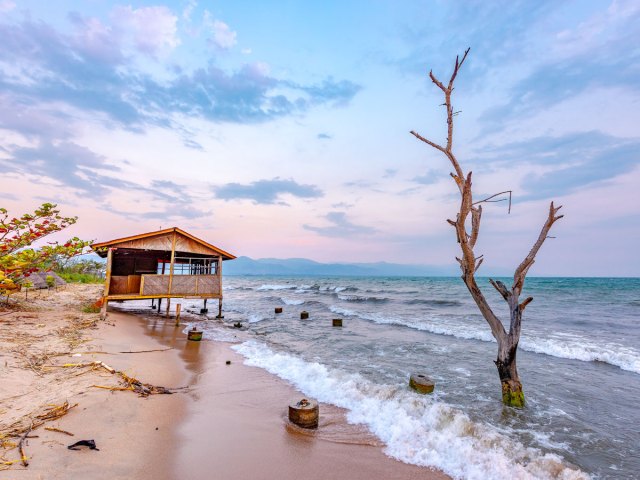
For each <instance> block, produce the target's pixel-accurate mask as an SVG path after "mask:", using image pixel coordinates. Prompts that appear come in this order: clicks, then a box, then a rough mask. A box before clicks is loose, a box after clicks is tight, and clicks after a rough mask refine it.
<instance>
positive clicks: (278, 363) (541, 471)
mask: <svg viewBox="0 0 640 480" xmlns="http://www.w3.org/2000/svg"><path fill="white" fill-rule="evenodd" d="M233 348H234V349H235V350H237V351H238V352H239V353H241V354H242V355H243V356H244V357H245V358H246V363H247V364H248V365H252V366H257V367H261V368H264V369H266V370H267V371H269V372H271V373H273V374H275V375H278V376H279V377H281V378H283V379H285V380H287V381H289V382H291V383H292V384H293V385H295V386H296V387H297V388H298V389H300V390H301V391H302V392H304V394H305V395H309V396H313V397H315V398H317V399H318V400H319V401H320V402H326V403H332V404H334V405H337V406H339V407H343V408H346V409H347V410H348V411H349V413H348V415H347V419H348V421H350V422H352V423H359V424H365V425H366V426H367V427H368V428H369V429H370V430H371V432H372V433H374V434H375V435H376V436H378V437H379V438H380V439H381V440H382V441H383V442H384V443H385V444H386V448H385V452H386V453H387V454H388V455H389V456H391V457H393V458H396V459H398V460H400V461H403V462H407V463H412V464H416V465H423V466H431V467H436V468H439V469H441V470H442V471H444V472H445V473H447V474H449V475H451V476H453V477H455V478H465V479H470V480H475V479H482V480H491V479H500V480H502V479H503V478H514V479H552V478H553V479H563V480H573V479H576V480H577V479H588V478H589V476H588V475H587V474H585V473H583V472H581V471H579V470H576V469H572V468H571V467H569V466H567V465H566V464H564V463H563V461H562V459H561V458H560V457H558V456H557V455H553V454H549V453H547V454H545V453H543V452H541V451H540V450H537V449H535V448H527V447H525V446H523V445H522V444H521V443H519V442H518V441H516V440H513V439H512V438H510V437H509V436H508V435H507V434H504V433H500V432H498V431H497V430H496V429H495V428H493V427H491V426H488V425H485V424H482V423H477V422H473V421H471V420H470V419H469V417H468V416H467V415H466V414H464V413H463V412H462V411H460V410H457V409H455V408H452V407H449V406H447V405H446V404H444V403H441V402H438V401H437V397H424V396H419V395H416V394H415V393H413V392H411V391H410V390H409V389H408V388H407V387H406V386H392V385H376V384H373V383H371V382H369V381H368V380H366V379H364V378H363V377H361V376H360V375H356V374H349V373H346V372H343V371H341V370H335V369H328V368H327V367H326V366H324V365H321V364H319V363H309V362H305V361H304V360H302V359H300V358H298V357H294V356H291V355H288V354H283V353H275V352H273V351H272V350H271V349H269V348H268V347H267V346H266V345H264V344H261V343H258V342H256V341H254V340H251V341H248V342H245V343H243V344H241V345H236V346H234V347H233Z"/></svg>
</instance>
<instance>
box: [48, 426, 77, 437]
mask: <svg viewBox="0 0 640 480" xmlns="http://www.w3.org/2000/svg"><path fill="white" fill-rule="evenodd" d="M44 429H45V430H47V431H49V432H58V433H64V434H65V435H69V436H70V437H73V436H74V435H73V433H71V432H67V431H66V430H61V429H59V428H56V427H44Z"/></svg>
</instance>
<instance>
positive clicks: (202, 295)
mask: <svg viewBox="0 0 640 480" xmlns="http://www.w3.org/2000/svg"><path fill="white" fill-rule="evenodd" d="M92 248H93V250H94V251H95V252H96V253H97V254H98V255H100V256H101V257H102V258H106V259H107V273H106V279H105V285H104V294H103V303H102V312H101V313H102V315H103V316H104V315H106V312H107V305H108V303H109V301H112V300H140V299H151V300H152V302H153V304H154V305H155V301H154V300H155V299H157V300H158V302H157V309H158V312H159V311H160V306H161V303H162V299H163V298H166V299H167V305H166V314H167V315H169V308H170V306H171V299H172V298H190V299H202V300H203V301H204V306H205V308H203V311H204V312H206V302H207V300H208V299H218V317H219V318H222V262H223V261H225V260H233V259H234V258H236V257H235V256H234V255H231V254H230V253H227V252H225V251H224V250H222V249H220V248H218V247H215V246H213V245H211V244H210V243H207V242H205V241H204V240H200V239H199V238H197V237H194V236H193V235H191V234H189V233H187V232H185V231H184V230H181V229H179V228H177V227H173V228H168V229H165V230H158V231H156V232H149V233H141V234H139V235H133V236H130V237H125V238H118V239H116V240H110V241H108V242H100V243H94V244H93V245H92Z"/></svg>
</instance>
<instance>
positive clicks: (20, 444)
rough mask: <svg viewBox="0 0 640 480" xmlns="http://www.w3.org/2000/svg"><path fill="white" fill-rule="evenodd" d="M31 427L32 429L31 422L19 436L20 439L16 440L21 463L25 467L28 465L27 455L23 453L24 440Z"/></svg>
mask: <svg viewBox="0 0 640 480" xmlns="http://www.w3.org/2000/svg"><path fill="white" fill-rule="evenodd" d="M32 429H33V423H31V426H30V427H29V428H27V430H26V431H25V432H24V434H22V436H21V437H20V441H19V442H18V453H19V454H20V460H21V461H22V465H24V466H25V467H28V466H29V460H28V459H27V456H26V455H25V454H24V441H25V439H26V438H27V435H29V433H31V430H32Z"/></svg>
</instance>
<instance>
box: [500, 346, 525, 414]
mask: <svg viewBox="0 0 640 480" xmlns="http://www.w3.org/2000/svg"><path fill="white" fill-rule="evenodd" d="M509 343H510V342H509ZM503 347H504V346H503V345H498V359H497V360H496V361H495V364H496V367H497V368H498V375H499V376H500V383H502V403H504V404H505V405H507V406H509V407H518V408H522V407H524V391H523V390H522V383H521V382H520V377H519V376H518V369H517V368H516V353H517V351H518V344H517V343H516V344H514V345H511V346H510V347H507V348H503Z"/></svg>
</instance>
